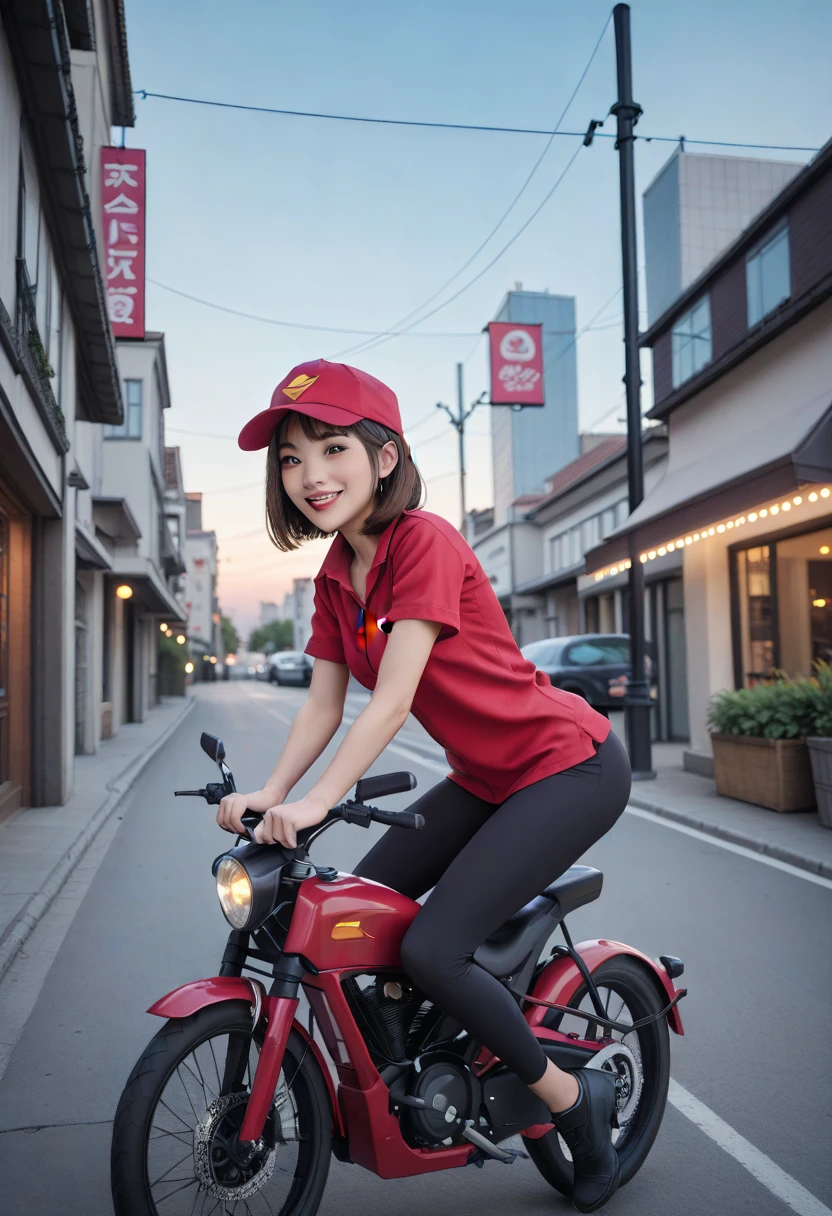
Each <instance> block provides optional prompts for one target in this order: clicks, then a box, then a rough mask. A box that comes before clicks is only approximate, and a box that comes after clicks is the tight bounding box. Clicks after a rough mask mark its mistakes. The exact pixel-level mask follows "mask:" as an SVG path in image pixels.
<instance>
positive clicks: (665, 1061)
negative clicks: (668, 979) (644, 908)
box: [525, 956, 670, 1195]
mask: <svg viewBox="0 0 832 1216" xmlns="http://www.w3.org/2000/svg"><path fill="white" fill-rule="evenodd" d="M593 979H594V981H595V985H596V987H597V988H598V992H599V995H600V997H601V1000H602V1001H603V1003H604V1009H605V1011H606V1012H607V1013H608V1014H609V1016H610V1017H611V1018H612V1020H613V1021H615V1022H624V1023H625V1024H632V1023H633V1022H637V1021H639V1019H641V1018H645V1017H649V1016H650V1015H651V1014H654V1013H657V1012H658V1011H659V1010H660V1009H662V1008H663V1007H664V1004H666V1003H667V1002H666V1001H665V1002H663V1001H662V999H661V997H660V996H659V992H658V989H657V987H656V985H655V984H654V983H653V981H652V980H651V979H650V977H649V976H648V975H647V974H646V973H645V971H644V968H643V967H641V966H640V965H639V964H638V963H636V962H634V961H633V960H631V959H629V958H627V957H626V956H624V957H618V958H614V959H610V960H609V961H608V962H606V963H602V964H601V966H600V967H599V968H598V969H597V971H594V972H593ZM569 1004H570V1006H571V1007H572V1008H574V1009H582V1010H586V1011H587V1012H588V1013H593V1012H594V1005H593V1004H592V1001H591V999H590V997H589V994H588V992H587V989H586V985H585V984H584V985H581V987H580V988H579V989H578V990H577V992H576V993H575V995H574V996H573V998H572V1000H571V1001H570V1002H569ZM546 1025H547V1026H548V1027H549V1028H550V1029H552V1030H560V1031H561V1032H562V1033H563V1034H569V1033H571V1032H573V1031H577V1033H578V1034H579V1035H580V1037H581V1038H582V1039H583V1038H587V1039H600V1038H601V1037H602V1036H603V1035H604V1031H603V1029H602V1028H601V1026H600V1023H599V1022H586V1021H584V1019H583V1018H574V1017H572V1016H571V1015H570V1014H560V1013H556V1012H554V1011H551V1012H550V1014H549V1015H548V1016H547V1018H546ZM604 1041H605V1044H606V1045H605V1046H604V1047H603V1048H602V1049H601V1050H600V1051H599V1052H598V1054H597V1055H596V1056H595V1057H594V1058H593V1060H592V1061H591V1064H590V1065H589V1067H593V1068H603V1069H604V1070H605V1071H607V1072H610V1073H612V1074H613V1076H614V1077H615V1084H616V1090H617V1095H618V1101H617V1109H618V1122H619V1124H620V1127H619V1128H617V1129H616V1128H611V1129H610V1134H611V1136H612V1141H613V1143H614V1145H615V1147H616V1150H617V1151H618V1155H619V1158H620V1160H621V1178H620V1182H619V1186H623V1185H624V1183H625V1182H629V1181H630V1179H631V1178H632V1177H633V1175H634V1174H636V1173H637V1172H638V1170H640V1169H641V1167H642V1165H643V1164H644V1162H645V1159H646V1157H647V1154H648V1153H649V1152H650V1149H651V1148H652V1146H653V1141H654V1140H655V1138H656V1134H657V1132H658V1130H659V1126H660V1125H661V1121H662V1118H663V1116H664V1108H665V1103H666V1101H667V1087H668V1084H669V1081H670V1043H669V1039H668V1030H667V1019H666V1018H660V1019H659V1020H658V1021H656V1022H652V1023H651V1024H650V1025H649V1026H642V1027H641V1029H640V1030H631V1031H629V1032H628V1033H626V1034H625V1033H623V1032H622V1031H619V1030H613V1031H612V1032H611V1033H610V1034H609V1035H607V1036H605V1039H604ZM525 1147H526V1149H527V1151H528V1154H529V1156H530V1157H531V1159H532V1161H533V1162H534V1163H535V1165H536V1166H537V1168H538V1169H539V1170H540V1172H541V1174H542V1175H543V1177H544V1178H545V1179H546V1181H547V1182H549V1183H550V1184H551V1185H552V1186H553V1187H555V1189H556V1190H558V1191H560V1192H561V1194H562V1195H571V1194H572V1185H573V1181H574V1175H573V1170H572V1156H571V1154H570V1152H569V1149H568V1148H567V1146H566V1144H565V1143H564V1141H563V1139H562V1138H561V1137H560V1136H559V1135H558V1134H557V1132H555V1131H551V1132H549V1134H548V1135H547V1136H542V1137H541V1138H540V1139H539V1140H526V1141H525Z"/></svg>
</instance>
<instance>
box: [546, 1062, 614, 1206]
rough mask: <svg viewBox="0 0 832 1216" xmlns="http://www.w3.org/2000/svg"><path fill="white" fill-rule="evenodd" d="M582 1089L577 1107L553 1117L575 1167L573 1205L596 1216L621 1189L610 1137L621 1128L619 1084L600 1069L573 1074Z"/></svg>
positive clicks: (581, 1069)
mask: <svg viewBox="0 0 832 1216" xmlns="http://www.w3.org/2000/svg"><path fill="white" fill-rule="evenodd" d="M570 1071H573V1072H574V1075H575V1078H576V1080H577V1082H578V1084H579V1085H580V1087H581V1094H580V1097H579V1098H578V1101H577V1102H576V1103H575V1105H574V1106H570V1108H569V1109H568V1110H565V1111H561V1112H560V1113H559V1114H553V1115H552V1121H553V1122H554V1125H555V1127H556V1129H557V1131H558V1132H559V1133H560V1135H561V1136H563V1139H564V1140H565V1142H566V1144H567V1146H568V1148H569V1151H570V1153H571V1154H572V1163H573V1165H574V1167H575V1184H574V1187H573V1190H572V1202H573V1204H574V1205H575V1207H576V1208H577V1209H578V1211H579V1212H595V1211H597V1210H598V1208H600V1207H603V1205H604V1204H605V1203H606V1202H607V1200H608V1199H611V1198H612V1196H613V1195H614V1194H615V1191H616V1189H617V1187H618V1176H619V1173H620V1168H621V1167H620V1163H619V1160H618V1153H617V1152H616V1151H615V1145H614V1144H613V1142H612V1138H611V1136H610V1128H611V1127H613V1126H616V1125H617V1119H616V1109H615V1080H614V1078H613V1077H612V1075H611V1074H610V1073H608V1072H603V1071H601V1069H598V1068H586V1069H584V1068H580V1069H574V1070H570Z"/></svg>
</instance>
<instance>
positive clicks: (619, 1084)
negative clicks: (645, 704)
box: [584, 1040, 644, 1132]
mask: <svg viewBox="0 0 832 1216" xmlns="http://www.w3.org/2000/svg"><path fill="white" fill-rule="evenodd" d="M584 1067H585V1068H600V1069H603V1070H604V1072H609V1073H612V1075H613V1077H614V1078H615V1106H616V1111H617V1113H618V1126H619V1128H620V1131H622V1132H623V1131H624V1129H625V1128H626V1126H627V1124H628V1123H629V1122H630V1120H631V1119H632V1117H633V1115H634V1114H635V1112H636V1108H637V1107H638V1104H639V1099H640V1098H641V1091H642V1088H643V1086H644V1077H643V1074H642V1069H641V1061H640V1060H637V1059H636V1057H635V1055H634V1054H633V1052H632V1051H631V1050H630V1048H629V1047H627V1045H626V1044H625V1043H621V1042H619V1041H618V1040H616V1041H615V1042H613V1043H608V1044H607V1046H606V1047H602V1048H601V1050H600V1051H598V1052H596V1053H595V1055H594V1056H593V1057H592V1059H591V1060H590V1061H589V1063H588V1064H585V1065H584Z"/></svg>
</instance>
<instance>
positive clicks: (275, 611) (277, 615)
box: [259, 600, 285, 629]
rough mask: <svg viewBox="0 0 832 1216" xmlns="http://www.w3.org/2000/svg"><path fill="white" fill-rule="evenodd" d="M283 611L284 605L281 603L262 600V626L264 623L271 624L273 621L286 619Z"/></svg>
mask: <svg viewBox="0 0 832 1216" xmlns="http://www.w3.org/2000/svg"><path fill="white" fill-rule="evenodd" d="M282 613H283V606H282V605H281V604H275V603H273V602H272V601H271V600H261V601H260V618H259V619H260V628H261V629H262V628H263V626H264V625H270V624H271V623H272V621H282V620H284V619H285V618H284V616H283V615H282Z"/></svg>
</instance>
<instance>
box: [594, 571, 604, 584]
mask: <svg viewBox="0 0 832 1216" xmlns="http://www.w3.org/2000/svg"><path fill="white" fill-rule="evenodd" d="M603 577H604V571H603V570H599V571H598V573H597V574H596V575H595V581H596V583H600V581H601V579H602V578H603Z"/></svg>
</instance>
